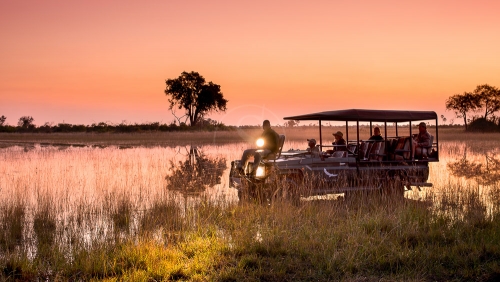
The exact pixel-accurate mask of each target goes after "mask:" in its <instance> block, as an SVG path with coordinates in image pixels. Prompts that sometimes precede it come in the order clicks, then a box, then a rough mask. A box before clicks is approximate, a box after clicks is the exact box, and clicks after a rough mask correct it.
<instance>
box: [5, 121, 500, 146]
mask: <svg viewBox="0 0 500 282" xmlns="http://www.w3.org/2000/svg"><path fill="white" fill-rule="evenodd" d="M275 130H276V131H277V132H278V133H279V134H285V136H286V140H287V141H304V142H305V138H316V139H318V141H319V130H318V127H315V126H299V127H292V128H289V127H276V128H275ZM338 130H340V131H342V132H344V133H345V126H325V127H323V132H322V137H323V140H324V142H328V141H330V142H331V140H332V139H333V137H332V135H331V134H332V133H333V132H336V131H338ZM387 131H388V132H387V134H388V136H394V135H395V129H394V128H393V127H388V130H387ZM406 131H408V130H406ZM406 131H404V130H403V129H400V131H399V134H400V135H402V134H406V135H409V131H408V132H406ZM429 131H430V132H431V134H433V135H435V129H434V128H430V129H429ZM261 132H262V130H261V129H260V128H254V129H248V128H245V129H237V130H233V131H211V132H209V131H193V132H160V131H150V132H142V133H0V146H3V147H5V146H9V145H13V144H19V145H33V144H42V145H77V146H78V145H80V146H88V145H94V146H110V145H116V146H146V147H151V146H178V145H179V144H192V145H205V144H215V145H224V144H230V143H235V142H247V143H249V144H253V143H254V142H255V139H256V138H257V137H258V136H259V135H260V134H261ZM349 132H350V136H349V139H350V140H352V139H356V135H355V133H356V128H355V127H350V128H349ZM416 132H417V131H416V130H415V131H414V132H413V133H416ZM382 134H383V135H384V132H383V129H382ZM369 136H370V132H369V128H368V127H362V128H361V129H360V138H361V139H367V138H369ZM499 136H500V134H499V133H469V132H467V133H466V132H465V131H464V129H463V128H462V127H442V128H439V140H440V141H456V140H461V141H477V140H491V139H498V137H499Z"/></svg>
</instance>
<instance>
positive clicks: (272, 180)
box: [229, 109, 439, 201]
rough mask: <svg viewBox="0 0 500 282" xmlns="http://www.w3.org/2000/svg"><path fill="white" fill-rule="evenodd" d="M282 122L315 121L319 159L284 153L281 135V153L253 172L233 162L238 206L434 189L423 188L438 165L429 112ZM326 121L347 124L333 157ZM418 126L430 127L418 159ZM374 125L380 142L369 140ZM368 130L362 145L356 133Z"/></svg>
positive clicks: (326, 115)
mask: <svg viewBox="0 0 500 282" xmlns="http://www.w3.org/2000/svg"><path fill="white" fill-rule="evenodd" d="M284 119H285V120H299V121H304V120H309V121H318V122H319V135H318V137H319V144H317V145H316V146H318V147H319V153H317V154H313V153H310V152H308V151H304V150H289V151H283V150H282V149H283V144H284V140H285V136H284V135H280V144H279V145H280V149H279V152H278V153H277V154H276V156H272V157H270V158H267V159H264V160H262V161H261V163H260V164H259V165H258V169H257V171H251V169H252V167H253V166H252V165H251V163H250V164H249V165H248V167H247V168H246V170H244V171H243V172H241V171H238V170H237V166H238V163H239V160H235V161H232V162H231V171H230V174H229V186H230V187H234V188H236V189H237V190H238V196H239V198H240V200H242V199H260V200H272V199H275V198H280V197H281V198H283V197H284V198H288V199H292V200H293V201H298V200H300V197H301V196H304V197H307V196H314V195H324V194H337V193H344V195H345V197H346V198H349V197H353V196H357V195H360V194H361V195H366V194H377V195H391V196H393V195H396V196H398V197H402V196H403V195H404V192H405V191H407V190H412V189H415V188H416V189H420V187H431V186H432V184H431V183H429V182H427V180H428V177H429V163H430V162H438V161H439V152H438V126H437V125H438V119H437V115H436V113H435V112H433V111H401V110H366V109H347V110H336V111H326V112H319V113H312V114H305V115H298V116H290V117H285V118H284ZM325 121H328V122H341V123H340V124H341V126H343V125H342V124H344V122H345V135H344V137H345V138H344V139H345V140H346V142H347V151H334V152H333V153H332V149H334V148H332V147H334V145H329V144H324V143H323V132H322V130H324V126H323V125H322V123H324V122H325ZM422 121H423V122H427V123H426V124H429V125H430V126H427V129H428V132H429V133H430V134H431V146H430V147H428V148H425V149H423V150H422V154H421V155H416V154H415V153H414V151H415V150H414V148H413V147H414V144H413V142H412V138H413V137H415V136H416V135H417V134H414V133H418V129H415V125H418V123H419V122H422ZM354 124H355V125H354ZM374 124H377V125H378V126H379V128H380V129H381V131H383V134H382V137H383V140H382V141H371V140H367V139H368V137H369V136H371V135H372V130H373V128H374V127H375V126H374ZM368 128H369V135H367V138H366V140H365V139H360V130H361V131H366V130H367V129H368ZM431 129H432V130H431ZM353 131H354V132H353ZM414 131H415V132H414ZM388 132H390V134H389V133H388ZM327 134H328V135H330V134H331V132H328V133H327ZM351 136H353V138H352V139H350V138H349V137H351ZM311 137H315V136H311Z"/></svg>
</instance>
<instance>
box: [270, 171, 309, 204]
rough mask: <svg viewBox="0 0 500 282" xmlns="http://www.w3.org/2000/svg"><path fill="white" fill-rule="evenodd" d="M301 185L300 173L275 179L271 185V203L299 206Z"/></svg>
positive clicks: (301, 177)
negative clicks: (287, 203)
mask: <svg viewBox="0 0 500 282" xmlns="http://www.w3.org/2000/svg"><path fill="white" fill-rule="evenodd" d="M302 185H303V176H302V174H301V173H298V172H297V173H295V172H294V173H290V174H286V175H282V176H280V177H277V178H276V179H275V182H274V183H273V186H274V187H273V189H272V190H273V194H272V196H271V201H272V202H282V201H285V202H289V203H291V204H293V205H299V204H300V195H301V193H300V191H301V187H302Z"/></svg>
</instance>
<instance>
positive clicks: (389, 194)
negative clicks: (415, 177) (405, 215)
mask: <svg viewBox="0 0 500 282" xmlns="http://www.w3.org/2000/svg"><path fill="white" fill-rule="evenodd" d="M381 192H382V197H384V198H386V199H393V200H402V199H404V193H405V187H404V185H403V182H402V181H401V177H400V176H395V177H393V178H389V179H388V180H387V182H386V183H385V184H384V185H383V186H382V191H381Z"/></svg>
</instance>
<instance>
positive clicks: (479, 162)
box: [0, 141, 500, 257]
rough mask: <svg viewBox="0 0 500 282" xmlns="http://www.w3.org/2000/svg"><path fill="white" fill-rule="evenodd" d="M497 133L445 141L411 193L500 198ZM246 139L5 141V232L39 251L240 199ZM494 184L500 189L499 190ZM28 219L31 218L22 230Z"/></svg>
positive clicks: (0, 160)
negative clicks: (478, 139) (237, 185)
mask: <svg viewBox="0 0 500 282" xmlns="http://www.w3.org/2000/svg"><path fill="white" fill-rule="evenodd" d="M497 143H498V141H491V142H486V143H485V142H482V143H481V145H477V144H476V146H470V145H468V144H465V143H463V142H448V143H446V142H443V143H441V144H440V146H441V148H440V159H441V161H440V162H439V163H432V164H430V176H429V181H430V182H431V183H433V184H434V187H432V188H422V190H421V191H409V192H407V193H406V194H405V197H407V198H409V199H424V200H429V199H430V200H431V201H434V203H435V205H434V206H435V208H436V209H439V207H440V206H442V207H445V205H446V201H441V200H440V199H444V198H446V197H443V196H447V198H450V199H452V200H453V203H458V204H461V203H462V202H461V199H460V195H462V194H461V192H460V191H463V189H468V190H469V191H470V190H472V191H474V192H475V193H477V195H478V198H481V199H484V200H482V201H484V203H485V206H495V205H490V204H488V203H491V201H498V200H500V193H498V190H499V189H498V183H499V181H500V157H499V155H500V154H499V149H498V148H499V147H500V146H499V144H497ZM305 145H306V144H305V142H303V143H297V142H289V141H288V142H286V143H285V146H284V150H285V151H286V150H288V149H305V147H306V146H305ZM246 148H247V144H245V143H237V144H231V145H224V146H203V147H199V148H197V149H196V150H195V148H192V147H189V146H178V147H174V148H171V147H153V148H143V147H136V148H127V149H120V148H118V147H107V148H91V147H53V146H46V147H44V146H39V145H36V146H31V147H19V146H14V147H8V148H1V149H0V192H1V193H0V211H1V215H0V217H2V218H1V220H2V221H6V222H7V226H8V227H9V228H11V229H12V230H14V231H9V232H7V231H5V232H7V233H5V234H7V235H5V234H4V235H3V236H10V237H8V238H11V239H10V240H11V241H9V242H10V243H9V244H10V245H8V246H11V247H12V248H21V249H24V250H25V252H26V253H28V254H29V255H30V256H31V257H35V256H36V254H37V250H38V249H39V247H40V246H39V244H43V242H44V240H45V241H47V242H55V241H57V242H58V244H60V245H61V246H65V247H67V248H70V247H71V242H72V241H74V238H80V239H79V240H81V241H82V242H84V244H86V245H88V246H90V245H92V244H94V243H96V242H97V243H98V242H105V241H106V240H110V238H115V239H116V238H117V236H118V237H120V236H123V237H124V238H126V237H128V236H130V235H132V236H133V235H134V234H137V232H138V230H140V226H141V224H144V222H145V221H148V220H149V219H148V217H146V216H145V214H147V213H148V212H151V211H154V210H155V208H154V207H155V203H158V202H162V203H165V199H166V200H167V202H168V200H172V199H173V202H174V203H175V205H179V206H180V207H182V210H181V211H180V212H179V213H174V214H175V216H174V217H184V215H186V212H187V211H188V209H189V208H190V207H192V206H193V205H192V204H193V203H196V202H197V201H198V200H199V199H200V197H204V198H207V199H208V200H209V201H213V202H217V203H223V204H224V203H234V202H236V201H238V198H237V191H236V190H235V189H234V188H229V187H228V177H229V167H230V163H231V161H232V160H235V159H239V158H240V157H241V153H242V152H243V150H244V149H246ZM194 156H196V158H195V157H194ZM492 191H493V192H495V193H496V195H497V197H496V198H495V197H491V193H490V192H492ZM326 198H327V197H326ZM331 198H333V199H334V198H336V197H331ZM495 199H497V200H495ZM463 204H464V206H466V205H467V204H468V203H466V202H464V203H463ZM496 206H498V205H496ZM9 207H11V208H10V209H9ZM12 207H14V209H12ZM16 207H18V208H19V207H20V208H21V209H22V210H23V212H22V213H21V214H18V215H14V216H13V214H12V213H10V212H9V210H10V211H13V210H15V208H16ZM160 213H164V211H163V210H161V211H160ZM45 215H48V217H47V218H48V220H49V221H45V222H46V223H47V222H48V223H50V222H56V223H55V225H57V227H54V228H53V229H51V228H50V224H49V225H48V226H49V228H47V227H43V228H44V230H38V231H37V229H36V226H37V224H36V220H37V218H38V220H39V222H42V223H43V222H44V220H45V219H44V218H45ZM169 216H171V214H169ZM458 216H460V215H458ZM21 217H22V218H23V219H21ZM20 220H23V222H24V223H21V225H19V228H18V229H19V230H20V231H18V233H16V232H15V230H17V229H16V226H17V225H16V224H17V223H16V222H17V221H20ZM50 220H52V221H50ZM141 222H142V223H141ZM56 230H57V231H56ZM9 234H10V235H9ZM16 234H18V235H16ZM47 234H48V236H49V239H46V237H47ZM159 234H160V233H159ZM55 236H57V237H58V239H57V240H55V239H54V237H55ZM158 236H160V237H161V236H163V235H158ZM44 238H45V239H44ZM21 242H23V243H21Z"/></svg>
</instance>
